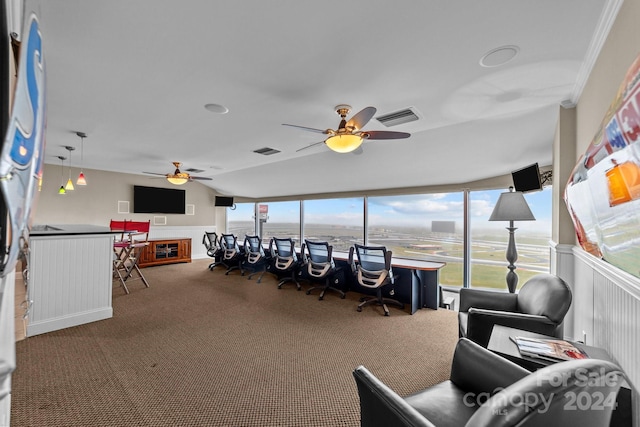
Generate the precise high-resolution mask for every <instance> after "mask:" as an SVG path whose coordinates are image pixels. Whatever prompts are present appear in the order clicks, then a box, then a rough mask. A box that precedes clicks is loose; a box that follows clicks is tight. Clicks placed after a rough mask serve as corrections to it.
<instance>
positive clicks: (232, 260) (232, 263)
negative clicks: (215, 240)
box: [220, 233, 244, 275]
mask: <svg viewBox="0 0 640 427" xmlns="http://www.w3.org/2000/svg"><path fill="white" fill-rule="evenodd" d="M220 246H221V247H222V265H224V266H225V267H227V271H225V272H224V274H225V275H227V274H229V273H231V272H232V271H233V270H240V263H241V262H242V258H243V256H244V255H243V253H242V251H241V249H240V245H238V238H237V237H236V236H235V235H233V234H224V233H223V234H222V236H220Z"/></svg>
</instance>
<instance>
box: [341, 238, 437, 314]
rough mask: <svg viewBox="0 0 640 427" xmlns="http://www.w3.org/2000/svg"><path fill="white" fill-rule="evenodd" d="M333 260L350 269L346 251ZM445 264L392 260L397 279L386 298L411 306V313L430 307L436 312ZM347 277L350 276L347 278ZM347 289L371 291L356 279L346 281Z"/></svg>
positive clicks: (396, 258)
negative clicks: (392, 292)
mask: <svg viewBox="0 0 640 427" xmlns="http://www.w3.org/2000/svg"><path fill="white" fill-rule="evenodd" d="M332 255H333V259H334V261H335V262H336V264H337V265H342V266H343V268H350V266H349V253H348V252H340V251H334V252H333V254H332ZM445 265H446V263H444V262H433V261H423V260H415V259H408V258H398V257H392V258H391V266H392V267H393V273H394V275H395V276H396V281H395V284H394V287H393V290H394V294H393V295H389V294H388V292H390V291H391V289H390V288H391V287H389V286H386V288H388V290H387V294H384V292H383V295H384V296H385V297H389V298H393V299H396V300H399V301H400V302H402V303H404V304H408V305H409V306H410V313H411V314H414V313H415V312H416V311H418V310H419V309H421V308H431V309H433V310H437V309H438V307H439V306H440V289H439V283H440V269H441V268H442V267H444V266H445ZM346 276H349V277H350V276H351V275H350V274H349V275H346ZM347 281H348V283H349V290H352V291H355V292H360V293H363V294H371V293H372V291H371V289H368V288H366V287H364V286H360V285H359V284H358V283H357V281H356V280H351V281H349V279H347Z"/></svg>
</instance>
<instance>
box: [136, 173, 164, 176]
mask: <svg viewBox="0 0 640 427" xmlns="http://www.w3.org/2000/svg"><path fill="white" fill-rule="evenodd" d="M142 173H148V174H149V175H159V176H167V174H166V173H155V172H142Z"/></svg>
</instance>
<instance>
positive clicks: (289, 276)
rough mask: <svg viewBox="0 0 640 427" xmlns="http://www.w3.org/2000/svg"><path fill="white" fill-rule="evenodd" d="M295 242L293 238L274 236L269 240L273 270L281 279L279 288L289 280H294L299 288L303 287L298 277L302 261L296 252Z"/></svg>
mask: <svg viewBox="0 0 640 427" xmlns="http://www.w3.org/2000/svg"><path fill="white" fill-rule="evenodd" d="M295 245H296V244H295V242H294V241H293V239H287V238H278V237H272V238H271V241H270V242H269V252H270V253H271V258H272V272H273V273H274V274H275V275H276V276H277V277H278V279H280V282H279V283H278V289H282V285H284V284H285V283H287V282H293V283H295V285H296V288H297V290H300V289H302V286H300V283H298V280H297V279H296V275H297V274H298V271H299V270H300V261H299V260H298V255H297V254H296V248H295Z"/></svg>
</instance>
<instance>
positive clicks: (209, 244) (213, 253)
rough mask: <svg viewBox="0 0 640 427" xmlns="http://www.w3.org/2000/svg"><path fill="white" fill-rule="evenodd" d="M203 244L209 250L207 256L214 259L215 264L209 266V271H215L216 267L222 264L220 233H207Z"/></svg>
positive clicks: (203, 238) (203, 237)
mask: <svg viewBox="0 0 640 427" xmlns="http://www.w3.org/2000/svg"><path fill="white" fill-rule="evenodd" d="M202 244H203V245H204V247H205V248H206V249H207V255H208V256H210V257H211V258H213V260H214V261H213V262H212V263H211V264H209V270H213V269H214V268H216V266H218V265H220V264H222V252H223V251H222V248H221V247H220V241H219V240H218V233H216V232H215V231H214V232H208V231H205V232H204V235H203V236H202Z"/></svg>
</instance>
